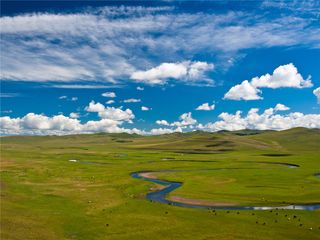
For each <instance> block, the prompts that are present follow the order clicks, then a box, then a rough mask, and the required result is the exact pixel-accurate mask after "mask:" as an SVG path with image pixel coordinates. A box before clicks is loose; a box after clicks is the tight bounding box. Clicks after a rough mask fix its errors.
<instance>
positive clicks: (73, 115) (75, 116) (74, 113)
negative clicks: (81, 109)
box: [69, 112, 79, 119]
mask: <svg viewBox="0 0 320 240" xmlns="http://www.w3.org/2000/svg"><path fill="white" fill-rule="evenodd" d="M69 117H70V118H74V119H77V118H79V113H77V112H71V113H70V114H69Z"/></svg>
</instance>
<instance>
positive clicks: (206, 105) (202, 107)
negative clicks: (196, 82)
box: [196, 103, 215, 111]
mask: <svg viewBox="0 0 320 240" xmlns="http://www.w3.org/2000/svg"><path fill="white" fill-rule="evenodd" d="M214 108H215V105H214V104H212V105H209V103H203V104H201V105H200V106H198V107H197V108H196V110H198V111H201V110H202V111H212V110H214Z"/></svg>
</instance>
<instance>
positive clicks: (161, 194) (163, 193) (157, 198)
mask: <svg viewBox="0 0 320 240" xmlns="http://www.w3.org/2000/svg"><path fill="white" fill-rule="evenodd" d="M258 163H264V164H277V165H284V166H287V167H289V168H297V167H299V165H296V164H290V163H279V162H276V163H270V162H258ZM227 169H230V168H210V169H208V168H207V169H197V170H160V171H141V172H133V173H131V176H132V177H133V178H137V179H141V180H145V181H149V182H152V183H156V184H160V185H163V186H165V187H164V188H162V189H160V190H157V191H154V192H149V193H147V195H146V198H147V199H148V200H150V201H153V202H158V203H162V204H168V205H173V206H178V207H185V208H199V209H220V210H272V209H292V210H316V209H320V203H316V204H297V205H296V204H292V205H286V206H227V205H225V204H221V205H219V204H215V205H212V206H210V205H208V204H206V205H201V204H200V203H199V204H192V203H185V202H182V201H172V200H169V199H167V195H168V194H169V193H170V192H172V191H174V190H175V189H177V188H179V187H181V186H182V184H183V183H182V182H174V181H167V180H161V179H157V178H154V177H153V176H152V177H151V176H148V174H154V173H163V172H182V171H199V170H227ZM232 169H235V168H232ZM238 169H239V168H238ZM240 169H241V168H240ZM316 176H319V175H318V174H317V175H316Z"/></svg>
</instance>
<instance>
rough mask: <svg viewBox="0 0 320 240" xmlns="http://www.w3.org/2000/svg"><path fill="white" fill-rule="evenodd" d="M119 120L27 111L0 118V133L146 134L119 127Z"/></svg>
mask: <svg viewBox="0 0 320 240" xmlns="http://www.w3.org/2000/svg"><path fill="white" fill-rule="evenodd" d="M121 124H122V122H121V121H116V120H112V119H101V120H98V121H88V122H86V123H83V124H82V123H80V121H79V120H78V119H73V118H69V117H66V116H63V115H56V116H53V117H48V116H45V115H39V114H34V113H28V114H27V115H25V116H24V117H22V118H10V117H7V116H6V117H1V118H0V126H1V129H0V132H1V135H66V134H79V133H96V132H107V133H120V132H127V133H137V134H146V133H145V132H144V131H141V130H138V129H136V128H133V129H126V128H122V127H120V125H121Z"/></svg>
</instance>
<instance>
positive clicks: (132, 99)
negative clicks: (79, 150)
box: [123, 98, 141, 103]
mask: <svg viewBox="0 0 320 240" xmlns="http://www.w3.org/2000/svg"><path fill="white" fill-rule="evenodd" d="M123 102H125V103H138V102H141V99H136V98H129V99H126V100H123Z"/></svg>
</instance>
